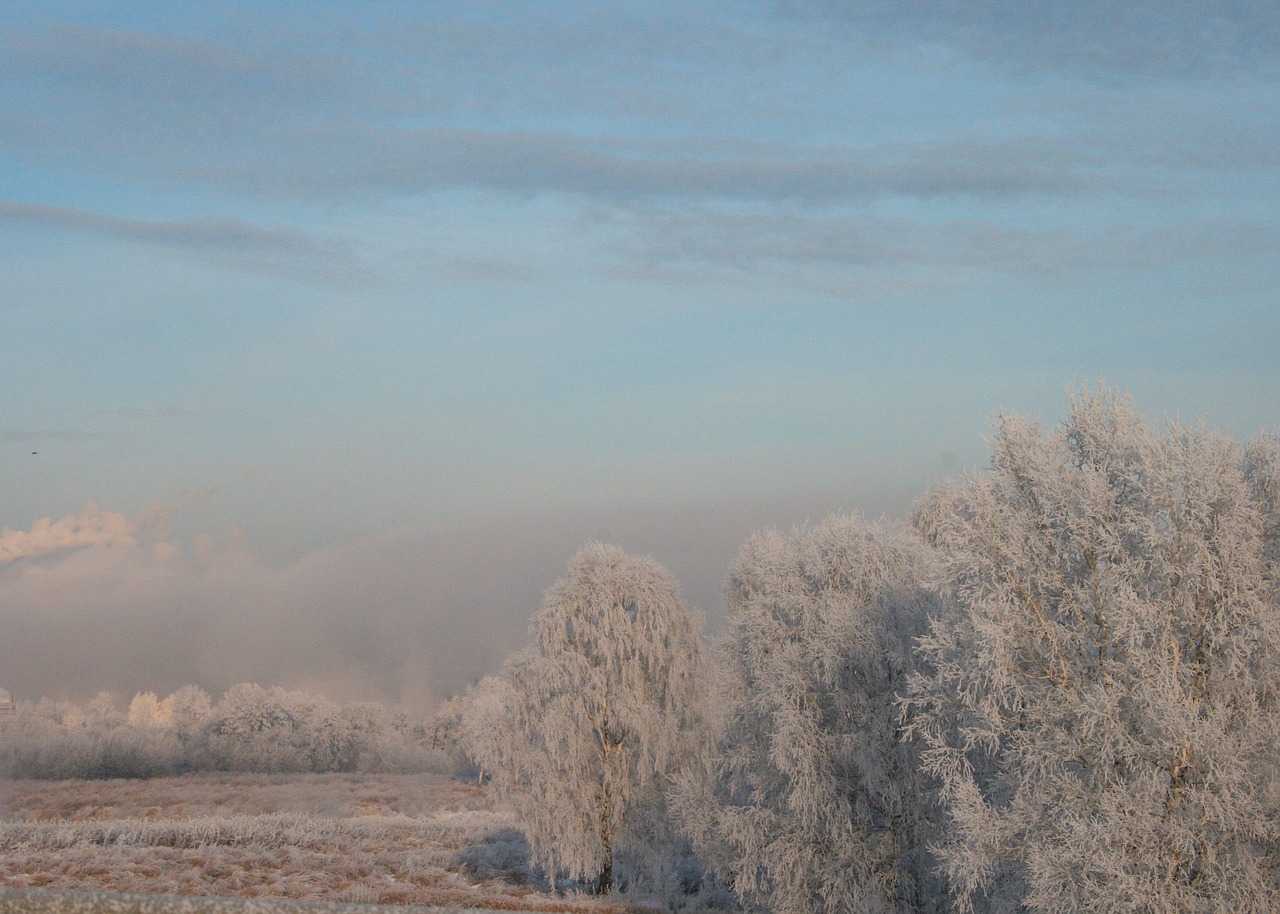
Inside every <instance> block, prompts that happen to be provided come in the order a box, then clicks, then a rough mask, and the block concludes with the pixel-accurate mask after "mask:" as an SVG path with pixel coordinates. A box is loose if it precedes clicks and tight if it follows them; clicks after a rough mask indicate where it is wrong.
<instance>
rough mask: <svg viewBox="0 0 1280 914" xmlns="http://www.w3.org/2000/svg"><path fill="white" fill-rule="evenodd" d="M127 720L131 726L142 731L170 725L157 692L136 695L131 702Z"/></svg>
mask: <svg viewBox="0 0 1280 914" xmlns="http://www.w3.org/2000/svg"><path fill="white" fill-rule="evenodd" d="M127 720H128V723H129V726H131V727H138V728H140V729H146V728H153V727H163V726H166V725H167V724H168V723H169V721H168V720H167V719H166V718H165V715H164V711H163V708H162V707H161V703H160V699H159V698H157V697H156V693H155V692H139V693H138V694H136V695H134V696H133V700H132V701H130V702H129V714H128V717H127Z"/></svg>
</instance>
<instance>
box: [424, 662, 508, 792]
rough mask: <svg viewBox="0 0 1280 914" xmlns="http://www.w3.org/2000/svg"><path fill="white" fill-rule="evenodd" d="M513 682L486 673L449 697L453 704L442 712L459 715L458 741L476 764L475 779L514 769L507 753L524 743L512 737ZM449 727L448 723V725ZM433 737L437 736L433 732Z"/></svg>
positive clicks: (478, 780) (480, 781)
mask: <svg viewBox="0 0 1280 914" xmlns="http://www.w3.org/2000/svg"><path fill="white" fill-rule="evenodd" d="M512 699H513V696H512V694H511V684H510V683H509V682H508V681H507V680H506V679H504V678H502V677H501V676H485V677H484V678H483V679H481V680H480V681H479V682H477V683H476V684H475V685H473V686H471V687H470V688H468V689H467V691H466V692H465V693H464V694H463V695H461V696H459V697H457V698H454V699H450V702H449V705H450V706H451V707H449V708H446V709H442V710H443V713H448V714H456V715H457V718H458V721H457V724H456V730H457V737H456V739H457V741H458V743H459V745H460V746H461V748H462V751H463V752H464V753H465V754H466V756H467V758H469V759H471V761H473V762H474V763H475V764H476V767H477V769H478V770H477V771H476V781H477V783H483V782H484V778H485V775H486V774H488V775H492V773H493V772H495V771H499V770H506V769H508V768H511V767H512V766H511V764H510V763H509V761H508V759H507V754H508V753H509V752H510V751H511V749H513V748H519V747H520V746H521V745H523V743H524V741H523V740H513V739H511V734H510V733H509V732H508V728H509V727H510V725H511V719H512V715H513V713H514V712H513V710H512ZM445 726H446V727H447V726H448V725H445ZM432 738H433V739H434V738H436V737H435V735H434V734H433V737H432Z"/></svg>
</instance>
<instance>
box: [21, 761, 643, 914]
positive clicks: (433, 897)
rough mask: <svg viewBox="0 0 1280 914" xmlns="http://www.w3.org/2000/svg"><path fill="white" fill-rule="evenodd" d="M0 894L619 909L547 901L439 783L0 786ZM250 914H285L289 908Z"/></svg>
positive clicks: (415, 778)
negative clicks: (32, 892)
mask: <svg viewBox="0 0 1280 914" xmlns="http://www.w3.org/2000/svg"><path fill="white" fill-rule="evenodd" d="M0 889H18V890H49V891H58V892H111V893H145V894H146V895H161V894H163V895H170V896H184V897H187V898H188V901H187V902H184V904H186V905H188V907H183V908H173V907H159V908H154V907H145V906H144V907H138V906H136V905H135V906H133V907H129V906H128V905H129V904H131V903H132V902H130V901H128V900H127V899H126V900H124V901H122V900H120V899H110V900H103V899H95V900H84V899H81V900H80V901H84V903H85V904H87V905H89V906H88V907H83V906H82V907H67V906H66V905H67V904H69V903H70V902H68V901H67V900H66V899H65V898H64V899H62V900H61V901H54V900H50V901H49V903H50V904H55V905H58V904H61V905H62V906H55V907H49V908H35V907H32V906H31V905H32V904H33V903H34V902H33V899H34V898H36V897H37V896H35V895H28V894H26V893H25V892H24V893H23V894H21V895H14V894H13V893H11V892H10V893H6V892H3V891H0V914H10V912H11V911H13V912H17V911H22V912H24V914H25V912H28V911H30V912H33V914H34V912H36V911H43V910H48V911H51V912H52V911H57V912H63V911H75V912H80V911H86V912H88V911H93V912H99V911H110V912H116V911H120V912H122V914H123V912H134V911H137V912H139V914H144V912H145V914H150V912H152V911H165V912H168V911H170V910H181V911H188V910H189V911H190V912H192V914H205V912H206V911H208V912H210V914H212V912H213V911H218V912H219V914H222V911H223V910H224V909H223V908H217V907H211V908H206V907H199V905H200V904H205V902H197V901H195V900H191V899H192V897H194V896H210V897H216V898H264V899H265V898H276V899H305V900H309V901H320V902H330V903H338V902H341V903H344V904H346V905H350V904H357V905H359V904H365V905H368V904H393V905H423V906H440V907H451V908H464V909H490V910H493V909H496V910H526V911H582V912H600V911H615V912H621V911H623V910H624V906H622V905H616V904H607V903H603V902H601V901H600V900H598V899H593V898H590V897H586V896H578V895H571V896H567V897H566V896H559V897H558V896H554V895H552V894H550V893H549V892H547V891H546V889H545V886H541V885H539V884H538V882H537V880H536V879H535V878H534V877H533V875H532V874H531V873H530V871H529V868H528V845H527V844H526V842H525V839H524V836H523V834H522V833H521V832H520V830H519V829H518V828H516V827H515V825H514V823H513V822H512V821H511V819H510V818H509V817H508V815H507V814H506V813H505V812H503V811H502V810H500V809H496V808H495V807H494V805H493V803H492V801H491V798H490V796H489V794H488V792H487V790H485V789H483V788H478V787H475V786H471V785H467V784H463V783H459V782H458V781H456V780H452V779H449V778H447V777H443V776H440V775H337V774H330V775H279V776H277V775H247V774H222V775H209V774H199V775H186V776H182V777H175V778H162V779H155V780H133V781H21V780H15V781H0ZM15 898H16V899H19V901H20V903H19V901H15V900H14V899H15ZM144 900H145V899H144ZM154 900H155V902H156V903H161V902H162V901H163V899H158V898H157V899H154ZM15 904H16V905H17V906H16V907H15ZM6 905H7V906H6ZM95 905H96V906H95ZM103 905H106V906H103ZM111 905H115V906H114V907H113V906H111ZM121 905H124V906H121ZM193 905H194V906H193ZM226 910H227V911H228V912H230V911H237V912H239V911H244V910H245V909H244V908H243V907H240V908H236V907H232V908H227V909H226ZM249 910H250V911H253V914H257V909H255V908H250V909H249ZM263 910H270V911H271V912H272V914H292V912H291V911H290V909H288V908H287V907H286V908H280V907H278V906H277V907H270V908H264V909H263ZM347 910H350V911H352V912H355V911H358V910H359V908H358V907H348V908H347ZM246 914H248V912H247V911H246Z"/></svg>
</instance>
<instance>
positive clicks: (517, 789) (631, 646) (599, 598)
mask: <svg viewBox="0 0 1280 914" xmlns="http://www.w3.org/2000/svg"><path fill="white" fill-rule="evenodd" d="M531 633H532V636H533V644H532V645H531V646H530V647H529V648H528V649H526V650H525V651H522V652H521V653H519V654H518V655H516V656H515V657H514V658H512V660H511V661H509V662H508V664H507V667H506V670H505V673H504V678H505V680H506V682H507V684H508V689H507V690H506V691H505V692H499V693H498V698H499V699H500V700H501V701H502V702H503V703H504V704H505V707H506V713H505V715H503V717H504V720H503V724H502V726H503V729H502V731H501V734H502V735H503V736H504V737H505V738H504V740H503V745H502V746H501V747H500V748H499V749H498V750H497V751H496V752H495V753H494V754H493V756H492V757H491V759H490V761H489V762H486V764H491V765H492V767H493V769H494V775H495V783H496V784H497V786H498V788H499V790H500V791H502V792H503V793H504V795H506V796H508V797H510V798H511V799H512V801H513V802H514V803H515V805H516V809H517V813H518V815H519V817H520V820H521V822H522V824H523V826H524V828H525V831H526V833H527V835H528V837H529V843H530V846H531V848H532V850H533V856H534V862H535V864H536V865H539V866H541V867H543V868H544V869H545V870H546V871H547V872H549V873H550V874H551V875H552V877H553V878H554V876H555V873H556V872H557V871H558V872H562V873H565V874H567V875H568V876H569V878H571V879H579V878H590V879H594V880H596V884H597V886H598V889H599V890H600V891H601V892H607V891H609V890H610V889H611V888H612V886H613V881H614V867H615V859H617V860H625V861H628V862H629V863H630V864H637V865H638V864H639V862H640V861H644V860H646V858H647V859H650V860H652V859H656V858H657V856H659V855H662V854H664V853H665V852H667V851H669V849H670V846H671V841H672V840H673V835H672V827H671V821H670V816H669V814H668V812H667V808H666V797H665V793H666V788H667V786H668V782H669V779H670V778H671V777H672V776H673V775H674V773H675V772H676V771H677V770H678V769H679V768H680V766H681V765H682V764H684V763H686V762H688V761H689V760H690V759H691V758H693V757H694V755H695V754H696V748H697V746H698V743H699V739H700V737H701V733H702V729H701V718H700V710H699V702H698V695H699V688H698V657H699V645H698V625H697V623H696V622H695V620H694V619H693V617H692V616H690V614H689V612H688V611H687V610H686V609H685V607H684V605H683V603H682V602H681V601H680V598H679V596H678V594H677V592H676V587H675V584H674V583H673V582H672V581H671V578H670V577H669V576H668V575H667V573H666V572H665V571H664V570H663V569H662V568H661V566H659V565H658V564H657V563H656V562H655V561H653V560H652V559H650V558H647V557H634V556H630V555H628V554H627V553H625V552H624V551H623V550H622V549H619V548H618V547H616V546H606V545H601V544H598V543H593V544H589V545H587V546H585V547H584V548H583V549H582V550H581V551H579V552H578V554H577V555H576V556H574V558H573V560H572V561H571V562H570V565H569V574H568V576H566V577H565V578H563V579H561V580H560V581H559V582H558V583H557V584H555V586H553V587H552V588H551V589H550V590H549V591H548V592H547V594H546V597H545V599H544V600H543V603H542V608H541V610H540V611H539V612H538V613H537V614H536V615H535V616H534V618H533V623H532V626H531Z"/></svg>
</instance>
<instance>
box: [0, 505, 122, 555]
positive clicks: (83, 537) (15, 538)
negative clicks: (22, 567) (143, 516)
mask: <svg viewBox="0 0 1280 914" xmlns="http://www.w3.org/2000/svg"><path fill="white" fill-rule="evenodd" d="M90 547H99V548H109V549H110V548H115V549H136V548H137V547H138V531H137V527H136V526H135V524H134V523H133V521H131V520H130V519H129V518H127V517H125V515H123V514H121V513H120V512H118V511H109V510H106V509H104V508H99V507H98V506H97V505H96V504H95V503H94V502H92V501H90V502H87V503H86V504H85V506H84V510H83V511H81V513H80V514H79V515H73V516H71V517H64V518H62V519H61V520H57V521H53V520H50V519H49V518H47V517H46V518H42V519H40V520H37V521H36V522H35V523H34V524H32V525H31V530H30V531H23V530H10V529H9V528H8V527H5V528H4V529H3V530H0V566H3V565H8V564H10V563H12V562H16V561H18V560H19V559H31V558H39V557H41V556H46V555H53V554H54V553H57V552H65V551H67V550H71V549H84V548H90Z"/></svg>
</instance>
